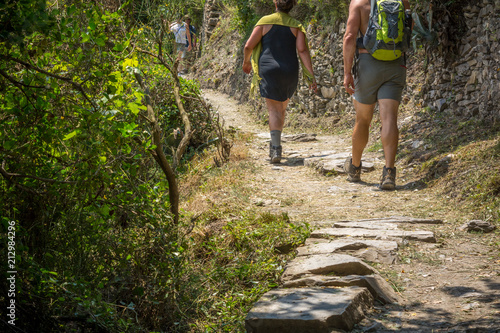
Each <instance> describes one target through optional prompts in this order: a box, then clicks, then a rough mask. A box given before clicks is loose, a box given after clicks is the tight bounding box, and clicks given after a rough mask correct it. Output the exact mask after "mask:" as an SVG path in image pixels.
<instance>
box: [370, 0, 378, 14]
mask: <svg viewBox="0 0 500 333" xmlns="http://www.w3.org/2000/svg"><path fill="white" fill-rule="evenodd" d="M376 5H377V0H371V11H370V16H374V15H375V6H376Z"/></svg>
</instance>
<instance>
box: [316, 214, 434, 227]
mask: <svg viewBox="0 0 500 333" xmlns="http://www.w3.org/2000/svg"><path fill="white" fill-rule="evenodd" d="M344 222H345V223H347V222H348V223H352V222H357V223H360V222H376V223H389V224H392V223H396V224H443V220H441V219H424V218H414V217H407V216H391V217H382V218H371V219H361V220H356V221H321V222H316V223H315V224H316V225H325V226H329V227H333V225H334V224H336V223H344Z"/></svg>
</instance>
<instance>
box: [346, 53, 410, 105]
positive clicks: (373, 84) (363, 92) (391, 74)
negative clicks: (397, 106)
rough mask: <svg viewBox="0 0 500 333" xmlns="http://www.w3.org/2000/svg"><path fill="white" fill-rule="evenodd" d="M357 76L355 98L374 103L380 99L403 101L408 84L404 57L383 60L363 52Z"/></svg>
mask: <svg viewBox="0 0 500 333" xmlns="http://www.w3.org/2000/svg"><path fill="white" fill-rule="evenodd" d="M358 66H359V67H358V71H357V73H358V74H357V76H356V78H355V79H354V86H355V91H354V99H355V100H356V101H358V102H359V103H362V104H374V103H375V102H376V101H378V100H380V99H394V100H396V101H398V102H401V95H402V94H403V88H404V87H405V84H406V68H405V66H404V59H403V57H400V58H398V59H396V60H393V61H381V60H377V59H375V58H373V57H372V56H371V55H370V54H368V53H361V54H360V55H359V60H358Z"/></svg>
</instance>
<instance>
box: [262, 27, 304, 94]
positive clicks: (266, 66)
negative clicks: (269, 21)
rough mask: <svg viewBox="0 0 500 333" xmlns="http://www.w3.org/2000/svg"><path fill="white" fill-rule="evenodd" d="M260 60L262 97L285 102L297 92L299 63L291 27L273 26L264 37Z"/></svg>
mask: <svg viewBox="0 0 500 333" xmlns="http://www.w3.org/2000/svg"><path fill="white" fill-rule="evenodd" d="M261 43H262V52H261V54H260V58H259V76H260V77H261V79H262V80H261V81H260V95H261V96H262V97H265V98H269V99H273V100H276V101H280V102H284V101H286V100H287V99H289V98H290V97H292V95H293V93H294V92H295V90H296V89H297V83H298V82H299V60H298V58H297V51H296V37H295V36H294V34H293V33H292V31H291V30H290V27H286V26H282V25H273V26H272V28H271V29H270V30H269V31H268V32H267V33H266V34H265V35H264V36H263V37H262V40H261Z"/></svg>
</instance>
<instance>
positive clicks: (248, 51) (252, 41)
mask: <svg viewBox="0 0 500 333" xmlns="http://www.w3.org/2000/svg"><path fill="white" fill-rule="evenodd" d="M262 27H263V26H262V25H258V26H256V27H255V28H254V29H253V31H252V34H251V35H250V38H248V40H247V42H246V44H245V48H244V49H243V71H244V72H245V73H247V74H250V71H251V70H252V63H251V62H250V59H251V56H252V51H253V49H254V48H255V46H257V44H259V42H260V40H261V39H262V29H263V28H262Z"/></svg>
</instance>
